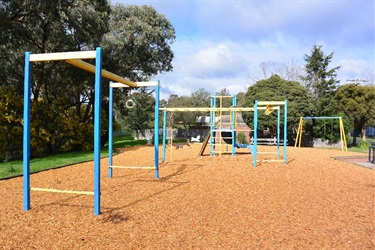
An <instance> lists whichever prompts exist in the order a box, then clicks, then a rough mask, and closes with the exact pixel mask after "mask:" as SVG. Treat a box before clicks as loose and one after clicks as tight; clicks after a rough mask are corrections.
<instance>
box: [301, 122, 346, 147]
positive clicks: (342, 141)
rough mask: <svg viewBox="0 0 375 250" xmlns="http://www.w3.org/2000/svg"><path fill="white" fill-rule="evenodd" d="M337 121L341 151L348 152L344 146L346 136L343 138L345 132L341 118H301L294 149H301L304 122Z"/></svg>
mask: <svg viewBox="0 0 375 250" xmlns="http://www.w3.org/2000/svg"><path fill="white" fill-rule="evenodd" d="M314 119H315V120H335V119H338V120H339V125H340V142H341V151H344V150H345V151H348V146H347V144H346V136H345V130H344V123H343V122H342V118H341V116H332V117H331V116H305V117H301V118H300V120H299V125H298V130H297V136H296V141H295V143H294V147H297V145H298V147H301V141H302V131H303V122H304V120H314Z"/></svg>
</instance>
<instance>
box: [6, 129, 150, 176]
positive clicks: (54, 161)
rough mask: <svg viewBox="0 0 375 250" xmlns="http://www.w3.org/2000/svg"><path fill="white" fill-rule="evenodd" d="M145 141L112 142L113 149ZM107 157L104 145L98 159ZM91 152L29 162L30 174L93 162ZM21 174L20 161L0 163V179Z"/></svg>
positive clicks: (122, 139)
mask: <svg viewBox="0 0 375 250" xmlns="http://www.w3.org/2000/svg"><path fill="white" fill-rule="evenodd" d="M146 143H147V142H146V140H137V141H136V140H134V139H133V137H132V136H119V137H115V138H114V140H113V148H114V149H115V148H123V147H131V146H137V145H146ZM107 156H108V144H106V145H105V146H104V147H103V148H102V150H101V152H100V157H107ZM93 160H94V152H93V151H81V152H70V153H61V154H56V155H51V156H46V157H41V158H35V159H32V160H30V173H35V172H39V171H42V170H46V169H52V168H58V167H63V166H67V165H72V164H75V163H80V162H85V161H93ZM22 173H23V162H22V161H11V162H5V163H0V179H4V178H9V177H13V176H20V175H22Z"/></svg>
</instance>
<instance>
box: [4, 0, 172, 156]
mask: <svg viewBox="0 0 375 250" xmlns="http://www.w3.org/2000/svg"><path fill="white" fill-rule="evenodd" d="M174 39H175V35H174V28H173V27H172V25H171V24H170V22H169V21H168V20H167V19H166V18H165V17H164V16H163V15H161V14H158V13H157V12H156V11H155V10H154V9H153V8H152V7H149V6H142V7H138V6H123V5H116V6H113V7H112V8H111V6H110V4H109V1H102V0H90V1H89V0H70V1H65V0H56V1H53V4H51V1H42V0H29V1H22V0H4V1H1V3H0V63H1V65H2V70H1V71H0V77H1V79H2V81H1V83H0V87H2V88H3V90H4V91H7V90H9V89H10V88H12V90H13V91H14V92H15V95H16V96H17V97H18V98H20V97H22V95H23V71H24V70H23V66H24V53H25V52H26V51H30V52H32V53H49V52H60V51H79V50H92V49H95V48H96V47H98V46H101V47H102V48H103V52H104V53H103V55H104V57H105V58H104V60H103V63H105V64H104V65H103V67H104V68H106V69H107V70H110V71H112V72H114V73H116V74H119V75H122V76H124V77H126V78H129V79H131V80H134V81H139V80H148V79H149V78H151V77H152V76H153V75H156V74H158V73H161V72H165V71H170V70H172V64H171V62H172V59H173V53H172V50H171V48H170V44H171V43H172V42H173V41H174ZM32 67H33V69H32V71H33V79H32V95H33V101H32V102H33V104H32V109H33V110H34V111H33V113H32V116H33V118H32V120H34V121H38V122H36V123H35V124H33V125H32V126H34V129H35V130H33V131H34V134H33V135H32V138H39V137H44V138H45V139H46V140H45V141H43V143H44V145H48V146H46V147H43V148H46V149H45V153H50V152H58V151H63V150H71V149H73V148H81V149H86V148H89V147H90V144H91V145H92V140H91V136H89V135H88V136H83V137H82V140H81V139H77V138H76V137H75V134H74V133H77V134H78V135H86V134H87V133H91V132H90V131H91V129H88V128H91V125H92V122H93V112H92V108H93V105H94V89H93V87H94V86H93V84H92V83H93V78H94V76H93V75H92V74H91V73H88V72H85V71H82V70H80V69H77V68H74V67H72V66H70V65H66V64H65V63H63V62H49V63H47V62H45V63H33V65H32ZM107 84H108V82H106V81H104V82H103V100H102V103H103V104H106V98H105V95H106V94H107V91H108V87H107V86H108V85H107ZM126 95H127V91H126V90H125V91H116V97H117V98H116V101H118V100H121V99H123V98H124V97H126ZM107 107H108V106H107V105H102V108H103V110H105V111H106V112H107V110H108V108H107ZM148 115H149V116H150V115H152V113H151V114H148ZM103 118H105V115H103ZM103 120H104V119H103ZM39 121H40V122H39ZM73 122H74V123H76V124H77V125H76V126H73V124H71V123H73ZM63 124H65V125H63ZM139 124H147V122H146V123H143V122H142V123H139ZM62 127H64V128H62ZM68 127H69V128H71V129H73V130H75V132H74V133H68V132H67V129H65V128H68ZM103 129H105V126H103ZM57 131H59V132H57ZM80 138H81V137H80ZM104 138H105V137H104ZM85 140H86V141H85ZM41 143H42V142H41ZM69 145H70V146H69ZM0 147H1V146H0ZM37 147H38V146H37V144H35V148H37ZM47 148H48V149H47ZM34 152H35V151H34Z"/></svg>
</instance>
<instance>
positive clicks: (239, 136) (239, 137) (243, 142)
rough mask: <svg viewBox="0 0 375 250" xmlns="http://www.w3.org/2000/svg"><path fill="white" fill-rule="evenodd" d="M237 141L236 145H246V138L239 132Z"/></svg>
mask: <svg viewBox="0 0 375 250" xmlns="http://www.w3.org/2000/svg"><path fill="white" fill-rule="evenodd" d="M237 141H238V143H240V144H248V142H247V140H246V136H245V134H244V133H243V132H239V133H238V135H237Z"/></svg>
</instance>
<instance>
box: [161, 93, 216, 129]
mask: <svg viewBox="0 0 375 250" xmlns="http://www.w3.org/2000/svg"><path fill="white" fill-rule="evenodd" d="M210 97H211V95H210V92H208V91H206V90H205V89H204V88H200V89H199V90H197V91H195V92H193V93H192V94H191V96H180V97H179V96H177V95H170V97H169V100H168V104H167V107H168V108H174V107H209V104H210ZM206 115H208V113H207V112H201V111H197V112H168V118H167V119H168V126H170V127H173V126H174V127H175V126H178V125H182V126H183V127H184V128H185V129H188V128H189V126H191V125H195V123H196V118H197V117H198V116H206Z"/></svg>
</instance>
